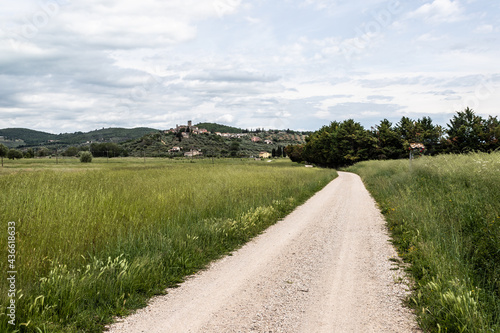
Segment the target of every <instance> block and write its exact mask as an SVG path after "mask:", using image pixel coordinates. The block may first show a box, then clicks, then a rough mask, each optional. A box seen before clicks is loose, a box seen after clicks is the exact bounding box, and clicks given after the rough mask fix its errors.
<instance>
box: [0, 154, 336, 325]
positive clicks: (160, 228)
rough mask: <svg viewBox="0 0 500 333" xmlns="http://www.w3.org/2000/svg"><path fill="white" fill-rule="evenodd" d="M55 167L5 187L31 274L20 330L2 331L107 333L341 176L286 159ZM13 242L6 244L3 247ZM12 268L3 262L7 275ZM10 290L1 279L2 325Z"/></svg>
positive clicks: (44, 165) (23, 289)
mask: <svg viewBox="0 0 500 333" xmlns="http://www.w3.org/2000/svg"><path fill="white" fill-rule="evenodd" d="M35 162H36V164H35ZM23 163H24V164H23ZM53 163H54V161H52V160H49V159H44V160H40V159H38V160H36V161H22V163H19V165H20V166H23V165H25V169H24V171H23V172H14V173H10V174H2V176H1V177H0V188H2V191H1V192H0V201H1V202H2V205H0V216H2V218H3V219H4V220H5V221H15V222H16V230H17V239H18V243H17V244H18V247H17V255H18V257H17V258H18V265H19V268H18V270H19V271H20V272H22V274H19V276H18V279H19V280H18V281H17V285H16V286H17V287H18V289H19V290H20V292H19V295H18V297H17V302H16V310H17V323H18V326H17V327H15V328H13V327H11V326H9V325H8V324H7V322H6V316H5V315H0V331H1V332H11V331H12V330H13V329H19V324H20V323H26V324H27V325H26V327H23V328H22V331H23V332H26V333H31V332H39V331H40V330H41V331H44V330H46V331H47V332H101V331H102V330H103V327H104V325H105V324H106V323H108V322H110V320H111V318H112V317H113V316H116V315H126V314H128V313H130V312H131V310H133V309H136V308H138V307H142V306H144V305H145V304H146V300H147V299H148V298H149V297H151V296H152V295H154V294H161V293H163V292H164V290H165V288H166V287H172V286H175V285H176V284H178V283H180V282H181V281H182V279H183V278H184V277H185V276H186V275H189V274H192V273H194V272H196V271H198V270H200V269H202V268H204V267H205V266H206V265H207V264H208V263H209V262H210V261H211V260H213V259H216V258H218V257H220V256H221V255H223V254H226V253H228V252H230V251H232V250H234V249H236V248H238V247H239V246H241V245H242V244H243V243H244V242H246V241H248V240H249V239H250V238H251V237H253V236H255V235H257V234H259V233H260V232H262V230H264V229H265V228H267V227H268V226H270V225H272V224H273V223H275V222H276V221H278V220H279V219H280V218H282V217H284V216H285V215H286V214H288V213H289V212H290V211H292V210H293V209H294V207H296V206H297V205H299V204H301V203H302V202H304V201H305V200H306V199H307V198H309V197H310V196H311V195H312V194H313V193H315V192H316V191H317V190H319V189H320V188H321V187H323V186H324V185H326V184H327V183H328V182H329V181H330V180H331V179H332V178H334V177H335V176H336V173H335V171H333V170H325V169H316V168H315V169H306V168H302V167H298V166H295V165H293V164H292V163H290V162H288V161H286V160H282V161H276V162H275V163H271V164H272V165H270V164H268V163H262V162H258V161H253V160H249V161H241V160H239V159H227V160H226V159H218V160H216V161H215V163H214V164H212V161H211V160H200V161H196V162H195V163H185V162H184V161H182V160H180V161H177V160H160V159H150V160H149V159H148V160H147V163H144V162H143V159H115V160H111V161H109V162H107V160H105V159H98V158H96V159H95V160H94V162H93V163H92V166H89V165H82V164H81V163H78V162H77V161H76V160H74V159H66V160H65V161H63V165H60V164H59V165H56V164H55V163H54V164H53ZM33 168H35V170H36V172H30V171H29V170H31V169H33ZM44 169H46V170H44ZM18 170H23V169H21V168H20V169H18ZM74 171H78V172H74ZM14 184H15V186H13V185H14ZM27 202H28V203H29V207H28V208H29V209H27V206H26V203H27ZM6 242H7V238H6V237H0V248H4V249H5V248H6V247H7V245H6ZM6 265H7V263H6V261H0V270H2V271H4V272H5V271H7V267H6ZM7 288H8V286H7V280H6V279H2V280H0V313H2V314H3V313H5V311H6V309H5V304H7V303H6V301H7V300H8V299H7ZM21 294H22V296H21Z"/></svg>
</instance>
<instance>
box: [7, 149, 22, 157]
mask: <svg viewBox="0 0 500 333" xmlns="http://www.w3.org/2000/svg"><path fill="white" fill-rule="evenodd" d="M7 158H8V159H9V160H13V159H20V158H23V153H22V152H21V151H19V150H17V149H9V151H8V152H7Z"/></svg>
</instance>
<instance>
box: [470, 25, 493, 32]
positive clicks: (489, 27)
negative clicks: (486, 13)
mask: <svg viewBox="0 0 500 333" xmlns="http://www.w3.org/2000/svg"><path fill="white" fill-rule="evenodd" d="M493 31H494V28H493V25H492V24H481V25H479V26H477V27H476V29H475V30H474V32H476V33H479V34H489V33H491V32H493Z"/></svg>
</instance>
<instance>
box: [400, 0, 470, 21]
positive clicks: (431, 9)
mask: <svg viewBox="0 0 500 333" xmlns="http://www.w3.org/2000/svg"><path fill="white" fill-rule="evenodd" d="M462 14H463V8H462V6H461V5H460V3H459V0H455V1H453V0H434V1H432V2H429V3H426V4H424V5H422V6H421V7H419V8H418V9H417V10H415V11H414V12H412V13H410V14H409V15H408V16H409V17H415V18H422V19H424V20H425V21H427V22H434V23H441V22H456V21H460V20H463V19H464V17H463V15H462Z"/></svg>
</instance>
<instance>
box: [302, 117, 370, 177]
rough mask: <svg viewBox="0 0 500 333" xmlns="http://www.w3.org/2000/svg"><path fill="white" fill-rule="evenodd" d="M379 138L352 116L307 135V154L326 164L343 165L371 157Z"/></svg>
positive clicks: (307, 156) (305, 147) (323, 164)
mask: <svg viewBox="0 0 500 333" xmlns="http://www.w3.org/2000/svg"><path fill="white" fill-rule="evenodd" d="M376 143H377V140H376V139H375V138H374V137H373V136H372V135H371V133H370V132H369V131H367V130H365V129H364V128H363V126H361V124H360V123H357V122H355V121H354V120H352V119H348V120H345V121H344V122H342V123H338V122H336V121H334V122H332V123H331V124H330V126H324V127H323V128H322V129H320V130H319V131H317V132H314V133H313V134H311V135H310V136H308V137H307V138H306V144H305V146H304V152H303V157H304V159H305V160H306V161H308V162H312V163H316V164H318V165H322V166H326V167H334V168H337V167H342V166H346V165H351V164H354V163H356V162H359V161H364V160H367V159H369V157H370V156H372V155H373V151H374V150H375V149H376Z"/></svg>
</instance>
